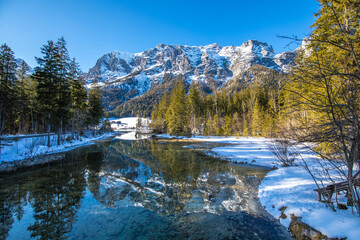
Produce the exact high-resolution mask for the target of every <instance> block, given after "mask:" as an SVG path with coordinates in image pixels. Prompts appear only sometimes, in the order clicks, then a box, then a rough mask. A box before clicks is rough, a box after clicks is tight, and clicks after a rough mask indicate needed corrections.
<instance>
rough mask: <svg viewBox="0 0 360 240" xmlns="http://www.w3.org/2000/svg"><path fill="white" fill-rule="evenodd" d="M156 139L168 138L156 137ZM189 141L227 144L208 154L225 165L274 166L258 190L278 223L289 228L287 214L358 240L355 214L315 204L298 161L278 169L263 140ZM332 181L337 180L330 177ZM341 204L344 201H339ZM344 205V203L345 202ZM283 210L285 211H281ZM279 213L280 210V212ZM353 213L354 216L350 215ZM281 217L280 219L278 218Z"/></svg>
mask: <svg viewBox="0 0 360 240" xmlns="http://www.w3.org/2000/svg"><path fill="white" fill-rule="evenodd" d="M160 137H169V136H167V135H160ZM189 139H192V140H199V141H208V142H218V143H229V145H228V146H225V147H217V148H213V149H212V151H213V152H214V153H216V154H217V155H218V156H220V157H223V158H225V159H228V160H229V161H234V162H239V163H247V164H256V165H262V166H266V167H273V166H274V165H276V166H277V167H278V169H276V170H274V171H270V172H269V173H268V174H267V175H266V177H265V178H264V179H263V181H262V183H261V185H260V187H259V199H260V202H261V204H262V205H263V206H264V208H265V209H266V210H267V211H268V212H269V213H270V214H271V215H273V216H274V217H275V218H277V219H279V220H280V222H281V223H282V224H283V225H284V226H286V227H289V223H290V221H291V219H290V218H291V217H290V216H291V214H294V215H296V216H298V217H302V219H301V220H302V222H304V223H306V224H308V225H309V226H311V227H313V228H315V229H317V230H319V231H321V232H322V233H323V234H325V235H327V236H328V237H332V238H336V237H338V238H344V237H347V239H349V240H355V239H359V238H360V228H359V226H360V217H358V216H357V214H356V210H355V209H351V207H350V208H349V209H347V210H337V211H336V212H334V211H332V210H331V209H330V208H329V207H327V206H326V205H325V204H324V203H321V202H319V201H318V195H317V193H316V192H315V191H314V189H316V188H317V187H316V185H315V183H314V181H313V179H312V177H311V175H310V174H309V173H308V172H307V171H306V169H305V168H304V167H303V166H302V161H300V159H295V164H296V166H290V167H281V163H280V162H278V161H277V160H276V159H275V157H274V156H273V154H272V153H271V152H270V150H269V148H268V143H269V139H265V138H239V139H236V138H233V137H229V138H225V137H193V138H189ZM300 151H303V152H302V156H303V158H304V159H305V160H306V162H307V164H308V165H309V167H310V168H313V169H314V170H315V171H316V167H317V166H316V161H314V159H315V158H316V157H317V156H315V155H314V154H312V153H311V152H306V151H304V150H300ZM332 178H333V179H334V180H336V181H337V180H339V179H338V176H336V175H335V174H333V175H332ZM339 202H344V198H343V199H341V198H339ZM345 203H346V202H345ZM285 207H286V208H285ZM280 209H281V210H280ZM353 212H354V213H353ZM282 213H283V215H282V216H283V217H284V216H285V215H286V218H284V219H283V218H279V217H280V215H281V214H282Z"/></svg>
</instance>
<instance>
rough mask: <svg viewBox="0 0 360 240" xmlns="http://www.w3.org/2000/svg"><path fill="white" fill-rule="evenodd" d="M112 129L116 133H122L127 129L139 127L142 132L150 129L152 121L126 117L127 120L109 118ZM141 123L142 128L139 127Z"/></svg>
mask: <svg viewBox="0 0 360 240" xmlns="http://www.w3.org/2000/svg"><path fill="white" fill-rule="evenodd" d="M109 122H110V126H111V129H112V130H114V131H122V130H127V129H135V128H136V127H139V128H140V129H142V130H146V129H149V124H150V123H151V120H150V119H148V118H141V121H139V118H138V117H126V118H109ZM140 122H141V126H137V125H138V124H139V123H140Z"/></svg>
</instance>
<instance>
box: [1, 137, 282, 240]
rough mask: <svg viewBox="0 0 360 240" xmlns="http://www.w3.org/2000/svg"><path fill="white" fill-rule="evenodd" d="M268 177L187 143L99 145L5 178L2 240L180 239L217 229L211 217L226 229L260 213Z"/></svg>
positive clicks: (143, 142) (124, 142)
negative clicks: (261, 188) (260, 193)
mask: <svg viewBox="0 0 360 240" xmlns="http://www.w3.org/2000/svg"><path fill="white" fill-rule="evenodd" d="M266 172H267V171H266V170H261V169H254V168H244V167H240V166H238V165H231V164H228V163H223V162H220V161H217V160H214V159H213V158H211V157H207V156H204V155H202V154H200V153H198V152H195V151H191V150H189V149H184V148H183V147H182V145H181V144H158V143H154V142H150V141H147V140H140V141H113V142H112V143H111V144H99V145H95V146H91V147H87V148H83V149H81V150H75V151H72V152H70V153H68V154H66V156H65V157H64V159H63V160H62V161H61V162H58V163H56V164H53V165H48V166H43V167H41V168H37V169H31V170H26V171H22V172H18V173H15V174H11V175H7V176H1V177H0V193H1V195H0V221H1V223H2V224H1V228H0V231H1V235H0V236H1V238H2V239H6V238H8V239H19V238H36V239H66V238H69V239H85V238H88V239H106V238H107V239H113V238H115V239H119V238H121V239H134V238H137V239H138V238H139V239H140V238H143V239H147V238H150V239H151V238H153V239H162V238H174V239H181V238H183V237H186V236H190V235H194V234H195V232H201V231H203V230H204V229H207V228H208V226H207V225H209V224H210V225H211V224H214V223H209V222H207V223H206V224H207V225H206V224H205V223H204V224H202V221H204V217H205V216H206V219H208V220H210V219H212V220H213V221H215V222H216V224H217V225H218V226H220V225H221V222H222V223H223V224H224V226H225V225H226V224H227V225H229V224H230V223H229V221H230V222H231V221H233V222H234V224H235V223H237V224H238V222H239V221H240V220H239V217H240V216H243V215H239V214H238V213H239V212H241V211H246V212H248V213H251V214H253V215H254V214H258V213H259V211H260V208H259V203H258V202H257V201H256V199H255V198H256V194H255V190H256V187H257V185H258V184H259V183H260V181H261V179H262V177H263V176H264V174H266ZM229 211H230V212H229ZM231 212H233V213H231ZM24 214H25V215H28V216H31V217H26V218H25V217H24V218H23V216H24ZM189 214H190V215H189ZM229 214H230V215H229ZM232 214H235V215H232ZM229 216H231V217H229ZM234 219H235V220H234ZM251 219H252V218H251ZM251 221H253V220H251ZM251 221H250V220H247V222H251ZM265 221H267V224H269V223H268V220H265ZM262 224H264V223H262ZM227 225H226V226H227ZM23 228H26V231H25V233H24V231H23V230H21V229H23ZM202 228H203V229H202ZM214 229H217V228H216V227H214V228H213V230H208V232H211V231H215V230H214ZM271 229H272V230H271V231H273V232H274V231H275V230H273V228H271ZM192 231H194V232H192ZM216 231H220V232H221V234H223V233H222V231H221V230H220V229H218V230H216ZM139 234H140V235H139ZM211 234H214V233H213V232H211ZM217 234H220V233H217ZM237 234H239V233H238V232H237V231H236V230H234V231H233V233H232V234H230V235H226V234H225V235H224V236H233V237H234V236H240V235H237ZM266 234H267V235H268V233H265V235H264V236H267V235H266ZM274 234H275V233H274ZM214 236H215V235H214ZM215 239H216V238H215Z"/></svg>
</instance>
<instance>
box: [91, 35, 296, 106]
mask: <svg viewBox="0 0 360 240" xmlns="http://www.w3.org/2000/svg"><path fill="white" fill-rule="evenodd" d="M295 55H296V53H294V52H284V53H281V54H278V55H275V54H274V50H273V48H272V47H271V46H269V45H268V44H266V43H262V42H259V41H256V40H249V41H247V42H244V43H243V44H242V45H241V46H237V47H236V46H227V47H222V46H220V45H218V44H211V45H207V46H183V45H179V46H175V45H165V44H159V45H158V46H156V47H155V48H153V49H149V50H147V51H144V52H141V53H135V54H130V53H122V52H111V53H108V54H105V55H104V56H102V57H101V58H100V59H99V60H98V61H97V63H96V65H95V66H94V67H93V68H91V69H90V70H89V72H88V73H87V74H86V79H87V81H88V83H89V85H88V86H89V87H91V86H92V84H93V83H94V82H96V83H97V84H99V85H100V86H101V87H102V89H103V91H104V96H105V99H107V100H106V101H105V104H106V105H107V106H108V108H109V109H113V108H115V107H116V106H118V105H119V104H121V103H124V102H126V101H129V100H131V99H133V98H135V97H138V96H140V95H143V94H144V93H146V92H148V91H149V90H150V89H152V88H154V87H155V86H159V85H161V84H162V81H163V79H164V76H166V75H169V74H170V75H172V76H177V75H181V76H183V77H184V79H185V81H186V82H188V83H191V82H192V81H199V82H200V83H202V84H203V85H208V84H210V83H212V84H213V83H214V82H215V83H216V84H215V85H216V86H217V87H221V86H222V85H223V84H224V83H226V82H227V81H229V80H230V79H235V78H236V77H238V76H239V75H241V74H242V73H244V72H245V71H247V70H248V69H250V68H251V67H252V66H254V65H261V66H264V67H265V68H269V69H273V70H275V71H278V72H284V73H287V72H288V71H289V69H290V68H291V65H292V61H293V59H294V57H295Z"/></svg>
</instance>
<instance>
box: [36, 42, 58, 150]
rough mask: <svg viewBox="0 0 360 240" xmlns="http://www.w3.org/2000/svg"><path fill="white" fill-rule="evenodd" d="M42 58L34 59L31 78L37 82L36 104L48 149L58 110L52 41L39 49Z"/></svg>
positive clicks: (56, 75) (56, 66)
mask: <svg viewBox="0 0 360 240" xmlns="http://www.w3.org/2000/svg"><path fill="white" fill-rule="evenodd" d="M41 53H42V54H43V58H36V61H37V63H38V65H39V66H37V67H36V68H35V73H34V75H33V78H34V79H35V80H36V81H37V102H38V103H39V107H40V112H41V113H43V116H42V117H43V118H44V119H45V121H46V122H47V125H48V127H47V132H48V143H47V146H48V147H50V131H51V125H52V124H56V123H57V118H56V117H58V115H57V111H56V110H57V109H58V107H57V106H58V98H59V96H58V95H57V93H58V71H59V65H58V62H57V55H58V48H57V46H56V45H55V44H54V42H53V41H48V42H47V44H46V45H44V46H42V47H41Z"/></svg>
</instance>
